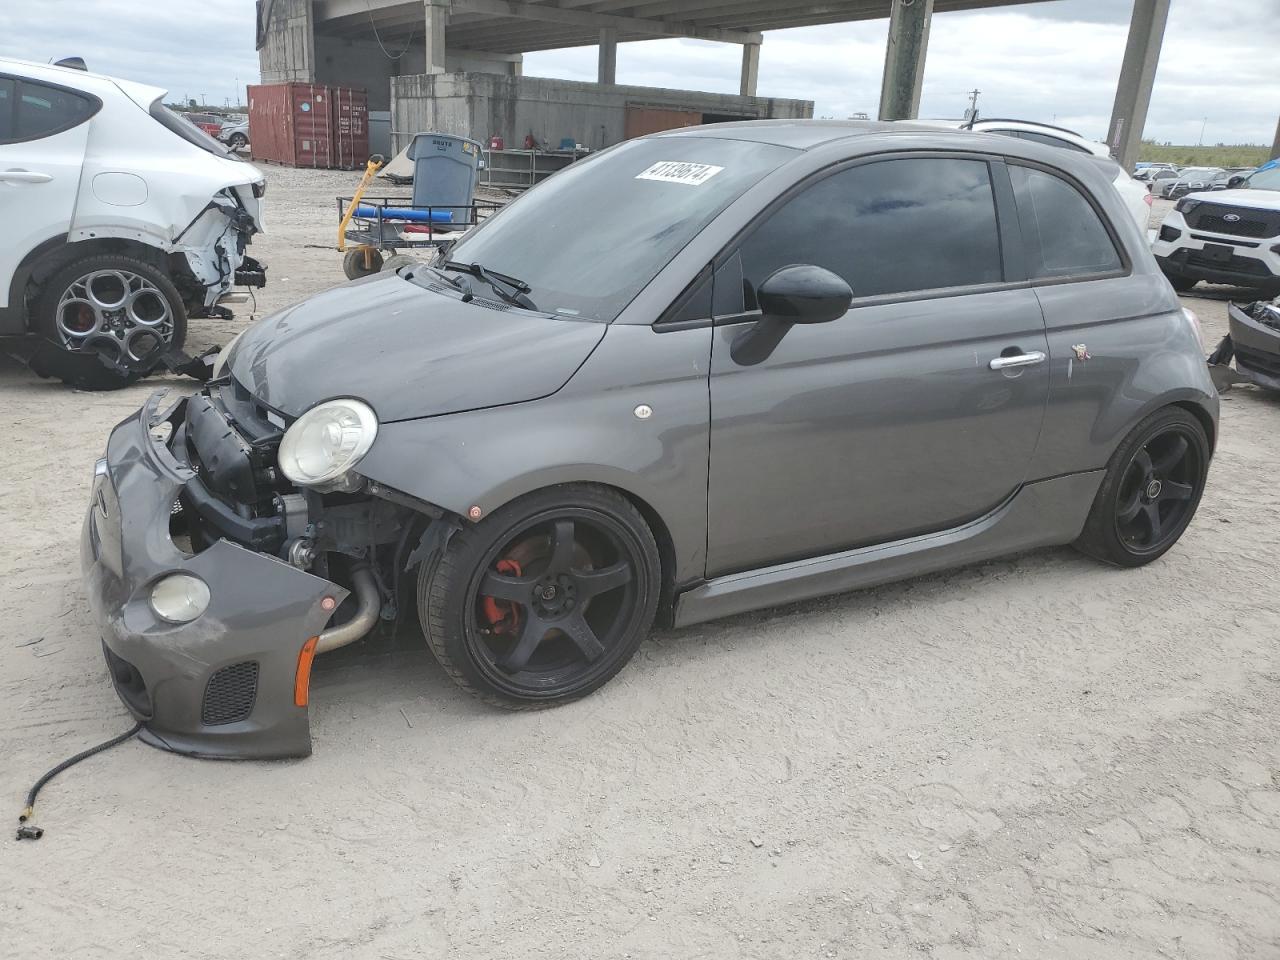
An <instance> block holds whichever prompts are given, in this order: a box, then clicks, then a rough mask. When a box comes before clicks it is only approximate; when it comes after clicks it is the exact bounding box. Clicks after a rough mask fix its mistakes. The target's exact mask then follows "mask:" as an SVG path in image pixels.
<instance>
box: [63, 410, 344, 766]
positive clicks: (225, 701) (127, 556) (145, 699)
mask: <svg viewBox="0 0 1280 960" xmlns="http://www.w3.org/2000/svg"><path fill="white" fill-rule="evenodd" d="M161 399H162V395H160V394H157V395H155V396H153V397H152V398H151V399H150V400H148V401H147V403H146V404H145V405H144V406H143V408H142V409H141V410H139V411H138V412H137V413H135V414H134V415H133V416H131V417H129V418H128V419H127V420H125V421H124V422H122V423H121V424H120V425H119V426H117V427H116V428H115V429H114V430H113V431H112V433H111V437H110V440H109V441H108V443H107V454H106V457H105V458H104V459H102V460H100V461H99V462H98V466H97V469H96V470H95V476H94V483H93V493H92V496H91V498H90V505H89V511H88V515H87V516H86V518H85V524H84V530H83V533H82V537H81V545H80V554H81V556H80V559H81V567H82V570H83V574H84V582H85V589H86V591H87V593H88V596H89V602H90V606H91V607H92V610H93V615H94V619H95V620H96V621H97V623H98V627H99V629H100V630H101V632H102V640H103V647H104V650H105V654H106V660H107V666H108V669H109V671H110V674H111V680H112V683H113V684H114V685H115V688H116V692H117V693H118V694H119V696H120V699H121V700H122V701H123V702H124V704H125V706H126V707H127V708H128V709H129V712H130V713H132V714H133V715H134V716H135V717H136V718H137V719H139V720H141V721H143V723H144V729H143V733H142V734H141V736H142V739H144V740H146V741H147V742H148V743H150V744H152V745H154V746H157V747H161V748H163V749H166V750H172V751H175V752H177V753H184V754H190V755H192V756H202V757H219V758H228V759H230V758H235V759H270V758H280V757H299V756H306V755H308V754H310V752H311V733H310V726H309V723H308V719H307V707H306V705H305V704H306V696H305V691H306V684H305V680H306V679H307V678H306V677H305V676H304V677H303V678H302V679H303V681H304V682H303V683H302V684H301V685H299V684H298V679H299V676H298V671H299V669H300V655H301V653H302V650H303V646H304V644H306V643H307V641H308V640H309V639H310V638H312V637H316V636H318V635H319V634H320V633H321V631H322V630H323V629H324V626H325V623H326V622H327V621H328V620H329V619H330V618H331V617H332V616H333V611H334V610H335V609H337V607H338V606H339V605H340V604H341V603H342V601H343V600H344V599H346V597H347V595H348V591H347V590H346V589H345V588H344V587H341V586H339V585H338V584H335V583H331V582H329V581H327V580H323V579H321V578H319V577H315V576H312V575H311V574H308V573H305V572H303V571H301V570H298V569H296V568H295V567H292V566H290V565H289V564H287V563H284V562H283V561H281V560H278V559H276V558H274V557H272V556H270V555H268V554H264V553H257V552H255V551H253V550H249V549H246V548H244V547H241V546H238V545H237V544H235V543H232V542H230V541H229V540H225V539H224V540H218V541H217V542H215V543H214V544H213V545H212V546H210V547H208V548H207V549H204V550H202V551H200V552H199V553H194V554H193V553H187V552H184V551H183V550H181V549H179V547H178V545H177V544H176V543H175V542H174V539H173V536H172V535H171V532H170V531H171V522H172V517H173V512H174V507H175V504H176V502H177V500H178V496H179V494H180V493H181V492H182V491H183V490H184V488H188V486H189V485H190V486H191V491H192V492H198V493H201V494H206V493H207V491H206V490H204V488H203V485H202V483H201V481H200V479H199V478H198V476H197V475H196V473H195V472H194V471H193V470H191V469H190V468H189V467H187V466H185V465H183V464H181V463H179V462H178V460H177V459H176V458H175V457H174V456H173V454H172V453H171V452H170V450H169V448H168V446H167V445H166V441H165V440H164V439H161V436H162V435H163V431H164V430H165V428H164V427H162V426H161V424H163V423H165V422H168V424H169V425H170V426H169V428H168V429H169V430H170V431H173V432H177V429H178V427H179V426H180V425H181V424H182V422H183V417H184V413H185V407H186V403H187V401H186V400H182V401H180V402H179V403H177V404H175V405H174V406H173V407H171V408H170V409H169V410H167V411H164V412H162V411H161V410H160V407H159V405H160V400H161ZM180 572H181V573H189V574H193V575H195V576H197V577H199V578H200V579H201V580H203V581H204V582H205V583H206V584H208V586H209V591H210V596H211V599H210V601H209V606H208V609H207V610H206V611H205V612H204V613H203V614H202V615H201V616H199V617H197V618H196V619H195V620H193V621H191V622H190V623H185V624H180V625H179V624H172V623H169V622H167V621H165V620H162V619H161V618H160V617H159V616H157V615H156V613H155V612H154V611H153V610H152V608H151V604H150V593H151V588H152V587H153V586H154V584H155V583H156V581H157V580H159V579H161V578H163V577H164V576H167V575H169V574H173V573H180ZM326 600H327V601H328V602H327V603H326V602H324V601H326ZM322 604H323V605H322ZM306 667H309V659H308V660H307V663H306ZM306 667H304V668H303V669H306Z"/></svg>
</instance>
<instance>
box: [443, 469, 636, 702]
mask: <svg viewBox="0 0 1280 960" xmlns="http://www.w3.org/2000/svg"><path fill="white" fill-rule="evenodd" d="M660 571H661V567H660V562H659V559H658V549H657V545H656V543H655V542H654V538H653V534H652V532H651V531H650V530H649V527H648V525H647V524H646V523H645V521H644V518H643V516H641V514H640V512H639V511H638V510H637V509H636V508H635V507H634V506H633V505H632V504H631V503H630V501H628V500H627V499H626V498H625V497H623V496H621V495H620V494H617V493H614V492H612V491H609V490H604V489H600V488H597V487H591V486H578V485H565V486H559V487H554V488H551V489H549V490H545V491H540V492H538V493H534V494H530V495H528V496H527V497H523V498H521V499H519V500H516V501H514V502H513V503H511V504H508V505H507V506H505V507H503V508H501V509H500V510H498V511H496V512H495V513H494V514H493V515H492V516H490V517H488V518H487V519H485V520H483V521H481V522H480V523H478V524H476V525H475V526H471V527H467V528H465V529H463V530H461V531H459V532H458V533H457V534H455V535H454V537H453V538H452V539H451V540H450V542H449V545H448V547H447V548H446V550H445V551H444V554H443V556H441V558H440V560H439V562H438V563H436V564H435V566H434V569H428V567H427V565H424V567H423V569H422V570H421V571H420V573H419V578H418V613H419V617H420V619H421V621H422V627H423V631H424V633H425V634H426V637H427V642H428V644H429V645H430V647H431V650H432V652H433V653H434V654H435V656H436V659H438V660H439V661H440V665H441V666H443V667H444V669H445V671H446V672H447V673H448V674H449V676H451V677H452V678H453V679H454V681H455V682H457V683H458V684H459V685H460V686H462V687H463V688H464V689H466V690H468V691H470V692H471V693H472V694H474V695H476V696H478V697H479V698H480V699H482V700H485V701H486V702H488V703H492V704H495V705H498V706H502V707H507V708H511V709H528V708H534V707H542V706H549V705H551V704H555V703H563V702H565V701H569V700H575V699H577V698H579V697H583V696H586V695H587V694H588V693H591V692H592V691H593V690H595V689H596V688H597V687H599V686H601V685H602V684H604V683H605V682H606V681H608V680H609V679H610V678H611V677H613V676H614V674H616V673H617V672H618V671H619V670H621V669H622V667H623V666H624V665H625V664H626V663H627V661H628V660H630V659H631V656H632V654H634V653H635V651H636V648H637V647H638V646H639V645H640V643H641V641H642V640H643V639H644V638H645V636H646V635H647V634H648V632H649V629H650V627H651V626H652V625H653V619H654V614H655V612H656V611H657V604H658V594H659V586H660V577H661V572H660Z"/></svg>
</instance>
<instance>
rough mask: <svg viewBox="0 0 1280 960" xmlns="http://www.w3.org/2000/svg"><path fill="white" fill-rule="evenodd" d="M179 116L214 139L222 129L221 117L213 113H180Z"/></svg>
mask: <svg viewBox="0 0 1280 960" xmlns="http://www.w3.org/2000/svg"><path fill="white" fill-rule="evenodd" d="M179 116H181V117H182V118H183V119H184V120H186V121H187V122H188V123H190V124H192V125H193V126H196V127H198V128H200V129H201V130H203V131H204V132H205V133H207V134H208V135H209V136H211V137H213V138H214V139H215V140H216V139H217V138H218V133H219V132H220V131H221V130H222V118H221V117H219V116H218V115H217V114H215V113H182V114H179Z"/></svg>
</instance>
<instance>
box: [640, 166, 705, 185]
mask: <svg viewBox="0 0 1280 960" xmlns="http://www.w3.org/2000/svg"><path fill="white" fill-rule="evenodd" d="M723 169H724V167H713V166H712V165H711V164H709V163H685V162H683V161H680V160H662V161H660V162H658V163H655V164H654V165H653V166H652V167H650V168H649V169H648V170H646V171H645V172H644V173H642V174H640V175H638V176H637V177H636V179H637V180H661V181H662V182H663V183H684V184H688V185H689V186H691V187H700V186H702V185H703V184H704V183H706V182H707V181H708V180H710V179H711V178H712V177H714V176H715V175H716V174H717V173H719V172H720V171H721V170H723Z"/></svg>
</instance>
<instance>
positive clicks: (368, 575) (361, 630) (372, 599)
mask: <svg viewBox="0 0 1280 960" xmlns="http://www.w3.org/2000/svg"><path fill="white" fill-rule="evenodd" d="M351 580H352V585H353V586H354V587H355V591H356V600H357V601H358V603H359V606H357V607H356V613H355V616H353V617H352V618H351V619H350V620H348V621H347V622H346V623H340V624H338V625H337V626H334V627H330V628H329V629H327V630H324V631H322V632H321V634H320V639H319V640H318V641H317V642H316V653H328V652H329V651H330V650H337V649H338V648H339V647H345V646H346V645H347V644H349V643H355V641H357V640H359V639H360V638H361V637H363V636H364V635H365V634H366V633H368V632H369V631H370V630H372V629H373V625H374V624H375V623H377V622H378V613H379V611H380V610H381V609H382V595H381V594H380V593H378V583H377V581H376V580H374V579H373V571H372V570H371V569H369V567H368V565H364V566H359V567H356V568H355V569H354V570H352V571H351Z"/></svg>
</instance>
